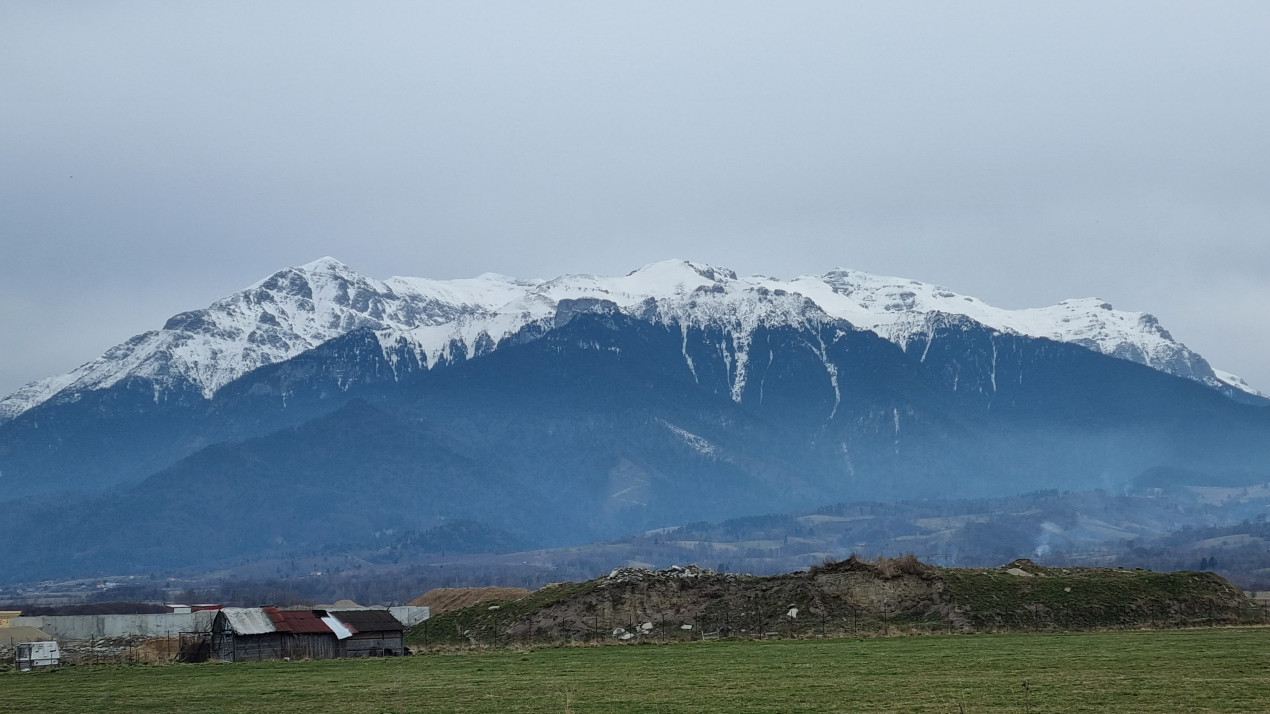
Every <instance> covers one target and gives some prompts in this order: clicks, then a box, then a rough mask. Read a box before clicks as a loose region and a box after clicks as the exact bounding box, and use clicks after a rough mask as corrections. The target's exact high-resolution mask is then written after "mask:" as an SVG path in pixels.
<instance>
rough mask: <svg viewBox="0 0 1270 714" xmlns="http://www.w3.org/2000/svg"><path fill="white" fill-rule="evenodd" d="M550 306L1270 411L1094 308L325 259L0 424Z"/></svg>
mask: <svg viewBox="0 0 1270 714" xmlns="http://www.w3.org/2000/svg"><path fill="white" fill-rule="evenodd" d="M792 296H797V297H792ZM562 300H604V301H607V302H610V303H612V304H613V305H615V306H616V307H617V308H618V309H621V310H626V311H629V312H633V313H638V314H648V315H653V316H655V317H657V318H658V319H661V320H662V321H667V320H671V319H676V320H679V321H681V322H685V323H693V324H705V323H706V322H712V321H713V322H716V323H719V324H725V325H726V326H727V327H728V328H729V329H730V330H731V333H732V335H733V336H734V338H735V339H737V340H739V344H740V346H742V347H743V346H744V343H745V342H746V341H747V340H748V339H749V337H748V336H749V335H750V334H752V332H753V329H754V328H755V327H756V326H757V325H759V324H771V323H772V322H773V321H780V320H785V321H787V322H789V323H791V324H792V323H794V322H798V321H805V320H809V319H810V320H813V321H815V320H824V319H840V320H845V321H847V322H849V323H850V324H851V325H853V326H856V327H860V328H863V329H869V330H872V331H874V332H876V333H878V334H879V335H881V336H883V337H885V338H886V339H888V340H890V341H892V342H895V343H896V344H899V345H900V346H901V347H906V346H907V345H908V344H910V343H912V342H914V341H920V340H921V339H922V338H923V337H924V336H929V334H930V332H931V329H932V328H931V323H932V320H933V319H936V320H937V315H939V314H950V315H962V316H965V317H968V318H970V319H972V320H975V321H976V322H979V323H980V324H983V325H986V326H988V327H990V328H993V329H996V330H999V331H1002V332H1013V333H1017V334H1023V335H1028V336H1032V337H1043V338H1047V339H1054V340H1056V341H1060V342H1069V343H1073V344H1077V345H1080V346H1082V347H1085V348H1087V349H1090V350H1093V351H1095V352H1100V353H1103V354H1108V355H1111V356H1113V357H1118V358H1121V359H1126V360H1129V361H1133V362H1138V363H1139V364H1145V365H1147V366H1150V367H1153V368H1155V369H1157V370H1160V371H1164V372H1166V373H1169V374H1174V375H1176V376H1180V377H1184V378H1187V379H1191V380H1192V381H1197V382H1200V383H1202V384H1205V385H1206V386H1209V387H1212V388H1214V389H1217V390H1219V391H1222V392H1223V393H1224V394H1226V395H1227V396H1229V397H1232V398H1236V399H1241V400H1246V401H1251V402H1252V403H1258V404H1261V403H1265V404H1270V400H1267V399H1266V398H1265V395H1263V394H1261V393H1260V392H1258V391H1257V390H1256V389H1254V388H1252V387H1251V386H1250V385H1248V384H1247V383H1246V382H1245V381H1243V380H1242V379H1240V378H1239V377H1237V376H1235V375H1232V374H1230V373H1228V372H1225V371H1222V370H1215V369H1214V368H1213V367H1212V366H1211V365H1209V363H1208V362H1207V361H1206V360H1205V359H1204V358H1203V357H1202V356H1200V355H1199V354H1198V353H1195V352H1194V351H1192V350H1190V349H1189V348H1188V347H1186V345H1184V344H1182V343H1180V342H1178V341H1177V340H1175V339H1174V338H1173V336H1172V335H1171V334H1170V333H1169V332H1168V330H1166V329H1164V328H1163V327H1162V326H1161V325H1160V324H1159V321H1158V320H1157V319H1156V318H1155V317H1154V316H1152V315H1150V314H1149V313H1139V312H1126V311H1118V310H1115V309H1113V308H1112V306H1111V305H1110V304H1108V303H1106V302H1104V301H1101V300H1099V299H1097V298H1086V299H1077V300H1064V301H1061V302H1059V303H1057V304H1056V305H1052V306H1049V307H1043V308H1028V309H1023V310H1006V309H1002V308H995V307H993V306H990V305H988V304H986V303H983V302H982V301H980V300H978V299H977V298H973V297H969V296H965V295H961V294H958V293H955V292H953V291H950V290H947V289H945V288H942V287H940V286H937V285H933V284H928V283H922V282H920V281H916V280H908V279H903V278H892V277H886V276H877V275H872V274H869V273H863V272H860V271H853V270H848V269H835V270H831V271H829V272H827V273H825V274H824V275H823V276H800V277H797V278H794V279H791V280H779V279H776V278H768V277H763V276H752V277H747V278H741V277H738V276H737V274H736V273H735V272H734V271H732V270H729V269H727V268H720V267H715V266H708V265H704V264H697V263H692V262H689V261H683V260H667V261H660V262H656V263H651V264H649V265H646V266H644V267H642V268H639V269H637V270H635V271H632V272H631V273H628V274H627V275H625V276H618V277H604V276H596V275H587V274H578V275H564V276H560V277H557V278H554V279H551V280H519V279H516V278H510V277H507V276H503V275H498V274H494V273H485V274H482V275H481V276H478V277H476V278H470V279H459V280H448V281H445V280H430V279H426V278H410V277H400V276H395V277H391V278H388V279H386V280H382V281H381V280H377V279H374V278H368V277H365V276H363V275H361V274H359V273H357V272H356V271H354V270H352V269H351V268H349V267H348V266H346V265H344V264H343V263H341V262H339V261H338V260H335V259H334V258H330V257H324V258H320V259H318V260H316V261H312V262H310V263H307V264H304V265H301V266H297V267H293V268H287V269H284V270H281V271H278V272H276V273H274V274H273V275H271V276H269V277H267V278H265V279H263V280H260V281H258V282H256V283H254V284H253V285H251V286H249V287H248V288H246V289H244V290H242V291H239V292H237V293H234V294H232V295H229V296H227V297H225V298H222V299H220V300H217V301H216V302H214V303H212V305H210V306H209V307H207V308H204V309H201V310H193V311H188V312H183V313H179V314H177V315H174V316H173V317H171V318H170V319H169V320H168V321H167V322H166V323H165V324H164V326H163V327H162V328H161V329H159V330H153V331H150V332H146V333H142V334H140V335H137V336H135V337H133V338H131V339H129V340H127V341H125V342H123V343H121V344H119V345H116V346H115V347H113V348H111V349H110V350H108V351H107V352H106V353H105V354H103V355H102V356H101V357H99V358H98V359H96V360H93V361H90V362H88V363H86V364H84V365H82V366H81V367H79V368H77V369H75V370H72V371H71V372H69V373H67V374H63V375H55V376H51V377H48V378H45V379H43V380H39V381H37V382H34V383H31V384H28V385H26V386H24V387H22V388H21V389H19V390H17V391H15V392H14V393H12V394H10V395H8V396H6V397H4V398H3V399H0V423H4V422H7V421H11V420H12V419H14V418H16V417H17V416H18V415H20V414H22V413H24V412H26V411H28V410H30V409H31V408H33V407H35V406H38V405H40V404H43V403H46V402H53V403H58V402H68V401H74V400H76V399H78V398H80V397H82V395H83V394H84V393H86V392H91V391H95V390H101V389H106V388H109V387H111V386H113V385H115V384H118V383H119V382H121V381H123V380H125V379H128V378H137V379H144V380H148V381H149V382H150V383H151V384H152V386H153V390H154V400H155V402H156V403H159V402H161V401H163V400H165V399H167V398H169V397H170V396H172V395H176V396H177V397H178V398H193V395H201V397H202V398H203V399H211V397H212V396H213V395H214V394H215V393H216V391H217V390H219V389H221V388H222V387H224V386H225V385H226V384H228V383H230V382H232V381H234V380H235V379H238V378H239V377H242V376H243V375H245V374H248V373H250V372H251V371H253V370H255V369H259V368H261V367H264V366H266V365H269V364H275V363H278V362H281V361H285V360H287V359H291V358H293V357H296V356H297V355H299V354H301V353H302V352H304V351H306V350H309V349H312V348H314V347H317V346H318V345H320V344H322V343H324V342H326V341H328V340H330V339H332V338H335V337H338V336H340V335H343V334H347V333H348V332H351V331H353V330H356V329H359V328H371V329H374V330H377V331H378V333H379V339H380V342H381V344H382V346H383V348H384V350H385V353H386V354H387V353H388V352H390V351H394V352H400V351H401V349H402V348H403V347H408V348H409V349H410V350H411V351H413V352H414V353H415V355H416V359H419V361H420V362H421V363H422V364H425V365H427V366H429V367H431V366H433V365H436V364H442V363H450V362H453V361H455V360H456V359H460V358H461V359H467V358H470V357H471V356H473V355H475V354H477V353H480V352H481V351H483V350H489V349H495V348H497V346H498V345H499V344H500V343H501V342H502V341H503V340H505V339H507V338H508V337H510V336H511V335H513V334H516V333H518V332H519V331H520V330H521V329H522V328H524V327H525V326H526V325H529V324H532V323H536V322H543V323H544V324H549V323H550V322H551V321H553V320H554V319H555V317H556V314H557V311H558V310H559V306H560V304H561V301H562ZM778 304H780V305H783V312H779V311H778V310H777V309H776V307H777V305H778ZM460 352H461V354H460ZM736 358H737V360H738V363H737V365H736V368H737V375H736V381H735V383H734V384H735V387H736V389H735V390H734V394H736V395H739V394H740V393H741V392H743V391H744V370H745V367H746V364H745V360H746V359H748V352H747V351H746V350H745V349H739V350H737V352H736ZM685 359H687V354H686V352H685ZM689 362H690V361H689ZM689 366H690V368H691V366H692V365H691V363H689Z"/></svg>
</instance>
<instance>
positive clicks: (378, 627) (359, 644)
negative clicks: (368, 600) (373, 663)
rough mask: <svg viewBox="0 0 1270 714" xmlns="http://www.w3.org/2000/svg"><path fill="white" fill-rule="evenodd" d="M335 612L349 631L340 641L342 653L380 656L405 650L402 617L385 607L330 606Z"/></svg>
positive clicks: (344, 655) (333, 614)
mask: <svg viewBox="0 0 1270 714" xmlns="http://www.w3.org/2000/svg"><path fill="white" fill-rule="evenodd" d="M330 615H332V616H334V617H335V618H336V619H338V620H339V621H340V622H341V623H343V624H344V626H345V627H347V628H348V629H349V630H350V631H351V636H349V637H346V638H341V639H340V642H339V646H340V655H339V656H341V657H383V656H389V657H392V656H398V655H403V654H405V653H406V647H405V643H404V641H403V632H404V630H405V629H406V628H405V626H404V625H402V624H401V621H400V620H398V619H397V618H396V617H393V614H392V613H391V612H389V611H388V610H378V609H371V608H364V609H357V610H332V611H330Z"/></svg>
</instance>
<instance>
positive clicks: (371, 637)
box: [340, 632, 405, 657]
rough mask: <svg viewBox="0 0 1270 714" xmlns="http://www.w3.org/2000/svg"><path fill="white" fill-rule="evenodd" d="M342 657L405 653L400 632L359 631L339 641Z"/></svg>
mask: <svg viewBox="0 0 1270 714" xmlns="http://www.w3.org/2000/svg"><path fill="white" fill-rule="evenodd" d="M340 647H341V649H342V650H343V656H344V657H382V656H384V655H400V654H405V652H404V645H403V643H402V639H401V633H400V632H359V633H357V634H356V635H353V636H352V637H350V638H348V639H346V640H344V641H343V642H341V643H340Z"/></svg>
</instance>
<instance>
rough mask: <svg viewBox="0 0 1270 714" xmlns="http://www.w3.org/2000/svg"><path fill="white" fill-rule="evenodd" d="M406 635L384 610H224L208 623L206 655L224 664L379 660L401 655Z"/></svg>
mask: <svg viewBox="0 0 1270 714" xmlns="http://www.w3.org/2000/svg"><path fill="white" fill-rule="evenodd" d="M404 630H405V627H404V626H403V625H402V624H401V622H399V621H398V620H397V618H395V617H393V615H392V613H390V612H389V611H387V610H377V609H369V608H367V609H357V610H332V611H327V610H279V609H278V608H276V607H226V608H223V609H221V610H220V612H218V613H217V614H216V618H215V619H214V620H213V621H212V632H211V638H210V647H209V650H210V657H211V658H212V659H218V660H222V661H225V662H244V661H250V660H261V659H301V658H306V659H330V658H333V657H382V656H385V655H390V656H391V655H400V654H404V653H405V646H404V644H403V642H402V634H403V631H404Z"/></svg>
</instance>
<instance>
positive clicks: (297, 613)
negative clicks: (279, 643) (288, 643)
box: [278, 610, 331, 635]
mask: <svg viewBox="0 0 1270 714" xmlns="http://www.w3.org/2000/svg"><path fill="white" fill-rule="evenodd" d="M278 614H279V615H281V616H282V621H283V624H284V625H285V626H286V628H287V629H286V630H282V627H281V626H279V627H278V629H279V630H282V631H284V632H296V633H299V632H320V633H325V634H328V635H329V634H331V628H329V627H327V626H326V623H325V622H322V620H321V619H320V618H319V617H318V615H317V613H315V612H313V611H312V610H283V611H281V612H279V613H278Z"/></svg>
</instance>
